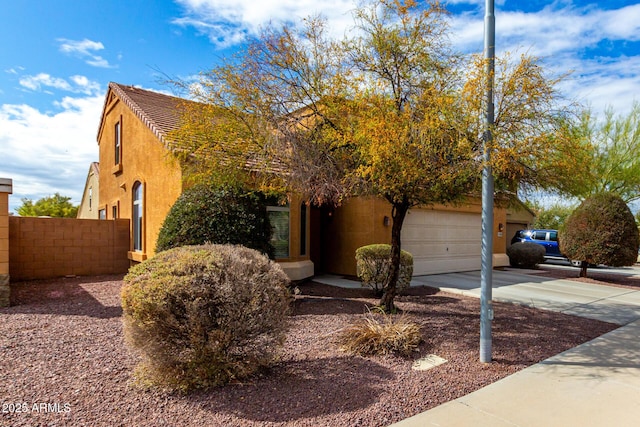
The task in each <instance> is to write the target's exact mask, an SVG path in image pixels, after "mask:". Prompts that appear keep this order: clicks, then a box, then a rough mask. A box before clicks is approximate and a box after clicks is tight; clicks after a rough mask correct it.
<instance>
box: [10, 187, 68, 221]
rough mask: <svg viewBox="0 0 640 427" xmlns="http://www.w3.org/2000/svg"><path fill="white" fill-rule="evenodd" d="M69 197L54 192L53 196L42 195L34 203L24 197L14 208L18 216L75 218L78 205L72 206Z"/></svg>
mask: <svg viewBox="0 0 640 427" xmlns="http://www.w3.org/2000/svg"><path fill="white" fill-rule="evenodd" d="M70 200H71V197H64V196H61V195H60V194H59V193H55V194H54V195H53V196H49V197H43V198H41V199H39V200H37V201H36V202H35V203H34V202H33V200H31V199H28V198H24V199H22V205H20V206H19V207H17V208H16V212H17V213H18V215H20V216H51V217H55V218H75V217H76V216H77V214H78V206H74V205H73V204H72V203H71V202H70Z"/></svg>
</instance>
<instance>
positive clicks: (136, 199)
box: [131, 181, 144, 252]
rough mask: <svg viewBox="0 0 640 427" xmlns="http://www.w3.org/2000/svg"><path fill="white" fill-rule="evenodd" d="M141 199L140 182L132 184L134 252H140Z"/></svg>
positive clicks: (142, 209) (142, 208) (142, 212)
mask: <svg viewBox="0 0 640 427" xmlns="http://www.w3.org/2000/svg"><path fill="white" fill-rule="evenodd" d="M142 200H143V188H142V183H141V182H138V181H137V182H136V183H135V184H133V211H132V218H131V219H132V221H133V250H134V251H135V252H142V225H143V222H142V218H143V216H144V206H143V204H142Z"/></svg>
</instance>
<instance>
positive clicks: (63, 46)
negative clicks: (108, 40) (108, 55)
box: [58, 39, 112, 68]
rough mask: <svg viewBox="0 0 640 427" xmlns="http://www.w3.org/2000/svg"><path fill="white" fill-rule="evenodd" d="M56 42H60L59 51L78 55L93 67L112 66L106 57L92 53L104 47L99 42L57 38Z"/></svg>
mask: <svg viewBox="0 0 640 427" xmlns="http://www.w3.org/2000/svg"><path fill="white" fill-rule="evenodd" d="M58 42H59V43H60V51H61V52H63V53H66V54H70V55H75V56H78V57H80V58H82V59H83V60H84V61H85V62H86V63H87V64H89V65H91V66H93V67H100V68H112V65H110V64H109V62H108V61H107V60H106V59H104V58H103V57H101V56H99V55H96V54H95V53H94V52H95V51H100V50H103V49H104V45H103V44H102V43H101V42H96V41H93V40H89V39H84V40H68V39H58Z"/></svg>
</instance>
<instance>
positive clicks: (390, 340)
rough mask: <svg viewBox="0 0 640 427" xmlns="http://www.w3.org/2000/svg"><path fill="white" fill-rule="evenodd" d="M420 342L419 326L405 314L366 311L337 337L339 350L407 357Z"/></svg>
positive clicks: (364, 354)
mask: <svg viewBox="0 0 640 427" xmlns="http://www.w3.org/2000/svg"><path fill="white" fill-rule="evenodd" d="M421 342H422V333H421V331H420V325H418V324H417V323H414V322H411V321H410V320H409V318H408V316H406V315H401V316H398V315H387V314H373V313H368V314H367V315H366V316H365V317H364V318H362V319H360V320H358V321H357V322H355V323H354V324H352V325H351V326H348V327H346V328H344V329H343V330H342V331H341V332H340V334H339V336H338V344H339V345H340V348H341V349H342V350H344V351H347V352H349V353H353V354H358V355H361V356H368V355H386V354H392V353H395V354H399V355H402V356H409V355H410V354H411V353H412V352H413V351H414V350H415V349H416V348H417V347H418V344H420V343H421Z"/></svg>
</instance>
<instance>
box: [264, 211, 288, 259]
mask: <svg viewBox="0 0 640 427" xmlns="http://www.w3.org/2000/svg"><path fill="white" fill-rule="evenodd" d="M267 213H268V215H269V222H270V223H271V227H272V228H273V235H272V236H271V244H272V245H273V247H274V248H275V250H276V254H275V255H276V259H281V258H288V257H289V206H268V207H267Z"/></svg>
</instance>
